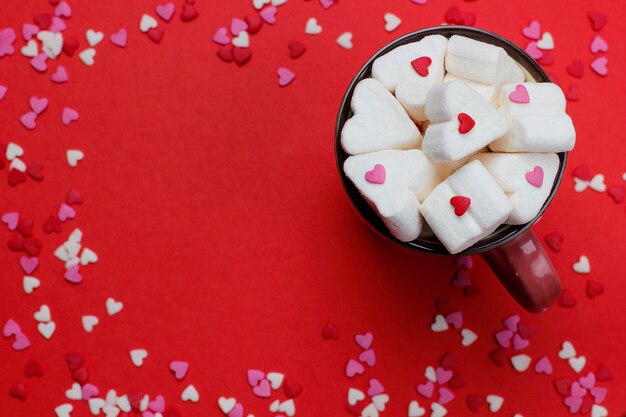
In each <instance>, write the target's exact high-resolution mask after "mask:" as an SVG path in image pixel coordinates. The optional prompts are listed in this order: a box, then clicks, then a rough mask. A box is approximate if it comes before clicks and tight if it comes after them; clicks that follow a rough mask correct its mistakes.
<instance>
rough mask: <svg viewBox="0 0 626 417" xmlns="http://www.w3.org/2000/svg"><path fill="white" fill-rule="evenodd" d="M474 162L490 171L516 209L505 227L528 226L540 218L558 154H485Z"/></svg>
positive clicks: (557, 164) (554, 176)
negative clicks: (530, 222)
mask: <svg viewBox="0 0 626 417" xmlns="http://www.w3.org/2000/svg"><path fill="white" fill-rule="evenodd" d="M472 159H473V160H479V161H480V162H481V163H482V164H483V165H484V166H485V168H487V170H488V171H489V173H490V174H491V175H492V176H493V178H495V180H496V182H497V183H498V185H499V186H500V187H501V188H502V190H504V192H505V193H506V195H507V196H508V198H509V201H510V202H511V204H512V205H513V211H512V212H511V214H510V215H509V217H508V219H506V221H505V223H506V224H524V223H528V222H529V221H531V220H532V219H534V218H535V216H537V213H539V210H541V207H543V204H544V202H545V201H546V199H547V198H548V195H549V194H550V191H551V190H552V185H553V184H554V179H555V178H556V174H557V171H558V170H559V157H558V156H557V155H556V154H555V153H483V154H480V155H476V156H474V157H473V158H472Z"/></svg>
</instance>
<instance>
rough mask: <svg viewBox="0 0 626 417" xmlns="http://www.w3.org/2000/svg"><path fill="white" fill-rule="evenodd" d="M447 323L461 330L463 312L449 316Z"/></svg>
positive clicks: (456, 312) (455, 312)
mask: <svg viewBox="0 0 626 417" xmlns="http://www.w3.org/2000/svg"><path fill="white" fill-rule="evenodd" d="M446 322H448V324H451V325H452V326H454V328H455V329H460V328H461V327H463V313H462V312H461V311H454V312H452V313H450V314H448V315H447V316H446ZM440 384H441V382H440Z"/></svg>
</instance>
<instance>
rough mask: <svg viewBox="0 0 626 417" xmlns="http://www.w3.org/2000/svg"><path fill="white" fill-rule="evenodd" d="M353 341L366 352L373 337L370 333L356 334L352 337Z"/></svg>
mask: <svg viewBox="0 0 626 417" xmlns="http://www.w3.org/2000/svg"><path fill="white" fill-rule="evenodd" d="M354 341H355V342H356V344H357V345H359V347H360V348H361V349H363V350H367V349H369V348H370V347H371V346H372V342H373V341H374V335H373V334H372V333H371V332H367V333H365V334H357V335H356V336H354Z"/></svg>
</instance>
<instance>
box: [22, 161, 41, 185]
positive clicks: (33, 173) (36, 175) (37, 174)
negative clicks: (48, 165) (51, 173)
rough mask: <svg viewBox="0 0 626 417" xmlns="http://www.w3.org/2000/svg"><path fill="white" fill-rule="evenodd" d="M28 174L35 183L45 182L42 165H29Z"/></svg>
mask: <svg viewBox="0 0 626 417" xmlns="http://www.w3.org/2000/svg"><path fill="white" fill-rule="evenodd" d="M26 173H27V174H28V175H30V177H31V178H32V179H34V180H35V181H41V180H43V165H41V164H40V163H33V164H29V165H28V168H27V169H26Z"/></svg>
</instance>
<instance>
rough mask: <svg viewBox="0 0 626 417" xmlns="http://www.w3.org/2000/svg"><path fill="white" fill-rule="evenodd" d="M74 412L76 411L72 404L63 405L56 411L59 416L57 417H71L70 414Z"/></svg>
mask: <svg viewBox="0 0 626 417" xmlns="http://www.w3.org/2000/svg"><path fill="white" fill-rule="evenodd" d="M79 388H80V386H79ZM79 399H80V398H79ZM72 411H74V407H73V406H72V404H61V405H59V406H58V407H56V408H55V409H54V412H55V414H56V415H57V417H70V413H71V412H72Z"/></svg>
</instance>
